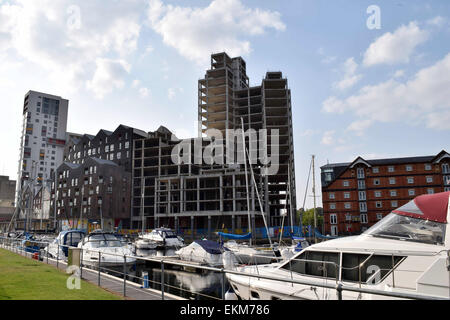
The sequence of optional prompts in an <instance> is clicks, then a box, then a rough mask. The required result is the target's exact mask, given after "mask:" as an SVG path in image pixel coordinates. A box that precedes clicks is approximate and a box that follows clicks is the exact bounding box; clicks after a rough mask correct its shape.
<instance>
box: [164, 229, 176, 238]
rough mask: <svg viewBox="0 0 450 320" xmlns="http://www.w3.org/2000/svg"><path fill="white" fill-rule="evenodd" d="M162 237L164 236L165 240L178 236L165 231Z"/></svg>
mask: <svg viewBox="0 0 450 320" xmlns="http://www.w3.org/2000/svg"><path fill="white" fill-rule="evenodd" d="M162 236H163V238H167V239H169V238H176V237H177V235H176V234H175V233H174V232H173V231H163V232H162Z"/></svg>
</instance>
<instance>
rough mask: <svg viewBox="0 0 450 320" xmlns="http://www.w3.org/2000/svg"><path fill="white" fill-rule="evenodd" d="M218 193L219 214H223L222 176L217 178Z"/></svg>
mask: <svg viewBox="0 0 450 320" xmlns="http://www.w3.org/2000/svg"><path fill="white" fill-rule="evenodd" d="M219 181H220V183H219V188H220V190H219V192H220V212H223V176H220V177H219Z"/></svg>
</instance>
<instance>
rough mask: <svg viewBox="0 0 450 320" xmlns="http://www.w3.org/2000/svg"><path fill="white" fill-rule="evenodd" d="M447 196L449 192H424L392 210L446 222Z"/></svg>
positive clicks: (406, 214)
mask: <svg viewBox="0 0 450 320" xmlns="http://www.w3.org/2000/svg"><path fill="white" fill-rule="evenodd" d="M449 196H450V192H441V193H436V194H424V195H421V196H418V197H416V198H414V200H411V201H410V202H408V203H407V204H405V205H404V206H402V207H400V208H398V209H396V210H394V211H393V213H396V214H399V215H402V216H407V217H412V218H418V219H424V220H431V221H435V222H440V223H447V210H448V199H449Z"/></svg>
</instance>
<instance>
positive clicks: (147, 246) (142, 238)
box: [134, 233, 158, 250]
mask: <svg viewBox="0 0 450 320" xmlns="http://www.w3.org/2000/svg"><path fill="white" fill-rule="evenodd" d="M134 245H135V246H136V249H139V250H155V249H156V248H157V247H158V245H157V243H156V242H155V241H153V240H152V239H151V238H150V233H139V237H138V238H137V239H136V241H135V242H134Z"/></svg>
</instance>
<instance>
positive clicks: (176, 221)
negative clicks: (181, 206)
mask: <svg viewBox="0 0 450 320" xmlns="http://www.w3.org/2000/svg"><path fill="white" fill-rule="evenodd" d="M178 224H179V223H178V216H175V222H174V225H175V232H176V233H177V234H178Z"/></svg>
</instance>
